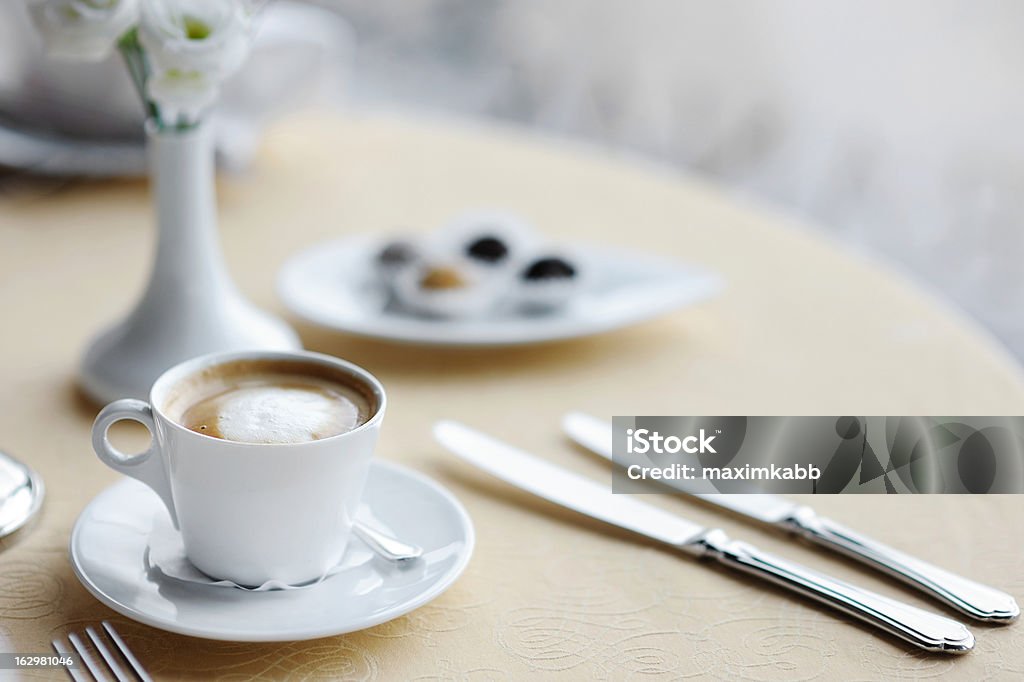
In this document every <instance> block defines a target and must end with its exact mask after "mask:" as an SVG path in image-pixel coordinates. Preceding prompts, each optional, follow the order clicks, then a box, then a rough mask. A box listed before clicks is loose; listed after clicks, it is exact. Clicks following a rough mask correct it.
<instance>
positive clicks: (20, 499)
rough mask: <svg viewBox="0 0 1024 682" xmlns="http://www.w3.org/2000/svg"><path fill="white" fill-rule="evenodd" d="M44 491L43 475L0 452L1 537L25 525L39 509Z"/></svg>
mask: <svg viewBox="0 0 1024 682" xmlns="http://www.w3.org/2000/svg"><path fill="white" fill-rule="evenodd" d="M44 493H45V489H44V488H43V479H42V478H40V477H39V474H37V473H36V472H35V471H33V470H32V469H31V468H30V467H29V466H28V465H27V464H23V463H22V462H19V461H18V460H16V459H14V458H13V457H11V456H10V455H8V454H5V453H3V452H0V538H2V537H4V536H7V535H10V534H11V533H13V532H14V531H16V530H18V529H19V528H21V527H22V526H24V525H25V524H26V523H27V522H28V520H29V519H31V518H32V517H33V516H34V515H35V513H36V512H37V511H39V507H40V506H41V505H42V504H43V495H44Z"/></svg>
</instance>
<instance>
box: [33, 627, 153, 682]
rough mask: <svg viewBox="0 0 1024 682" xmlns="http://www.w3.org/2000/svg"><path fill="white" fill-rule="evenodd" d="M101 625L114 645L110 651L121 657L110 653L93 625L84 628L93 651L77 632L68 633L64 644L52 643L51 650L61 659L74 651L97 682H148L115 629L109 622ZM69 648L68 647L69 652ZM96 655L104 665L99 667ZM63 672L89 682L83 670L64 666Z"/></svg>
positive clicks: (149, 680)
mask: <svg viewBox="0 0 1024 682" xmlns="http://www.w3.org/2000/svg"><path fill="white" fill-rule="evenodd" d="M102 625H103V629H104V630H105V631H106V634H107V638H108V639H109V641H110V643H111V644H112V645H113V649H114V650H116V651H117V654H120V656H118V655H117V654H115V653H114V651H112V650H111V647H110V645H108V644H107V640H106V639H104V638H103V635H102V634H100V632H98V631H97V629H96V628H94V627H93V626H92V625H90V626H88V627H87V628H85V635H86V637H88V638H89V640H90V641H91V642H92V646H93V647H94V649H95V651H91V650H90V649H89V647H88V646H86V643H85V641H84V640H83V639H82V636H81V635H80V634H79V633H77V632H70V633H68V636H67V641H65V640H63V639H61V638H59V637H58V638H57V639H54V640H53V641H52V642H51V644H52V645H53V650H54V651H56V652H57V653H58V654H60V655H61V656H70V655H71V654H72V651H71V650H72V649H73V650H74V653H76V654H78V657H79V659H80V660H81V661H82V665H83V666H85V669H86V670H88V671H89V675H91V676H92V679H94V680H96V682H106V680H117V682H132V681H133V680H142V682H151V678H150V676H149V675H148V674H147V673H146V671H145V669H144V668H143V667H142V664H141V663H139V659H137V658H135V654H133V653H132V651H131V649H129V648H128V645H127V644H125V642H124V640H123V639H121V635H119V634H117V630H115V629H114V626H113V625H112V624H111V623H110V621H107V620H105V621H103V623H102ZM68 644H70V645H71V647H70V649H69V648H68ZM95 653H98V654H99V656H100V659H102V661H103V662H102V663H101V662H100V660H98V659H97V658H96V656H95ZM104 664H106V665H104ZM65 669H66V670H67V671H68V675H70V676H71V679H73V680H74V681H75V682H88V681H89V676H88V675H86V674H85V673H83V672H82V670H80V669H77V668H72V667H71V666H65Z"/></svg>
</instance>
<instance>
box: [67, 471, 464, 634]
mask: <svg viewBox="0 0 1024 682" xmlns="http://www.w3.org/2000/svg"><path fill="white" fill-rule="evenodd" d="M372 467H381V468H383V469H388V470H391V471H392V472H394V473H397V474H399V475H402V476H405V477H407V478H412V479H414V480H416V481H417V482H419V483H421V484H423V485H425V486H427V487H428V488H430V489H432V490H433V491H434V492H435V493H437V494H438V495H440V496H441V498H443V499H444V500H446V501H447V502H448V503H449V505H450V506H451V508H452V509H453V510H454V511H455V513H456V516H458V518H459V519H460V521H461V527H462V530H463V534H464V536H465V539H464V541H463V542H464V549H463V551H462V552H460V555H459V560H458V561H457V562H456V564H455V565H454V566H453V567H452V568H451V569H450V570H449V571H448V572H447V573H446V574H445V575H444V576H442V577H439V578H438V579H437V580H436V581H435V582H434V583H433V584H432V585H431V586H430V588H429V589H427V590H424V591H423V592H422V593H420V594H418V595H416V596H415V597H414V598H412V599H410V600H408V601H406V602H403V603H402V604H401V605H400V606H397V607H391V608H389V609H386V610H383V611H381V612H380V613H379V614H377V615H376V616H374V617H372V618H367V619H366V620H365V621H363V622H361V623H360V624H359V625H358V626H357V627H344V628H340V629H339V628H338V627H320V628H309V629H299V630H294V631H289V633H288V634H287V635H274V634H272V633H251V632H250V633H246V632H235V633H233V634H228V633H226V632H224V631H223V630H217V631H211V630H207V629H203V628H195V627H189V626H181V625H180V624H176V623H173V622H168V621H166V620H162V619H159V618H154V617H151V616H149V615H148V614H147V613H145V612H143V611H139V610H138V609H136V608H133V607H129V606H126V605H125V604H123V603H121V602H119V601H117V600H116V599H113V598H111V597H109V596H108V595H107V594H106V593H104V592H103V590H102V589H100V588H99V586H97V585H96V584H94V583H93V581H92V580H91V579H90V578H89V577H88V576H87V575H86V574H85V572H84V571H83V570H82V568H81V566H80V565H79V563H80V560H79V559H78V558H76V553H75V544H76V540H77V538H78V535H79V533H80V531H81V528H82V526H83V525H84V522H83V519H84V518H85V516H86V514H87V513H88V512H89V511H90V510H91V509H92V507H93V505H95V504H96V503H97V501H98V500H99V499H100V497H102V496H103V495H104V494H106V493H108V492H109V491H111V490H113V489H114V488H116V487H118V486H123V485H125V484H126V483H127V482H128V481H130V480H131V479H127V478H126V479H124V480H121V481H118V482H116V483H114V484H113V485H110V486H107V487H106V488H104V489H103V490H102V491H100V492H99V493H98V494H97V495H96V496H95V497H94V498H93V499H92V500H90V501H89V503H88V504H87V505H86V506H85V507H84V508H83V509H82V511H81V513H80V514H79V515H78V518H77V519H75V525H74V528H73V529H72V531H71V536H70V538H69V541H68V559H69V563H70V564H71V570H72V572H73V573H74V574H75V577H76V578H77V579H78V581H79V582H80V583H81V584H82V586H83V587H85V589H86V591H87V592H89V593H90V594H91V595H92V596H93V597H95V598H96V599H97V600H98V601H99V602H100V603H102V604H104V605H105V606H107V607H108V608H110V609H113V610H114V611H116V612H117V613H119V614H121V615H122V616H125V617H126V618H130V619H131V620H134V621H137V622H139V623H142V624H143V625H148V626H150V627H154V628H157V629H158V630H163V631H165V632H173V633H175V634H180V635H186V636H189V637H198V638H201V639H210V640H216V641H225V642H298V641H305V640H310V639H319V638H322V637H334V636H338V635H344V634H348V633H351V632H359V631H361V630H366V629H369V628H372V627H376V626H377V625H381V624H383V623H387V622H389V621H392V620H394V619H395V618H398V617H400V616H404V615H405V614H407V613H410V612H412V611H415V610H416V609H418V608H420V607H421V606H424V605H426V604H428V603H430V602H431V601H433V600H434V599H437V598H438V597H439V596H441V595H442V594H444V593H445V592H446V591H448V589H449V588H450V587H451V586H452V585H454V584H455V583H456V581H458V579H459V578H460V577H461V576H462V574H463V573H464V572H465V570H466V567H467V566H468V565H469V562H470V560H471V559H472V557H473V552H474V550H475V548H476V530H475V528H474V526H473V520H472V518H471V517H470V516H469V512H467V511H466V508H465V507H464V506H463V505H462V503H461V502H460V501H459V500H458V498H456V497H455V495H454V494H452V492H451V491H450V490H448V489H447V488H445V487H444V486H443V485H441V484H440V483H438V482H436V481H434V480H433V479H432V478H430V477H429V476H427V475H426V474H424V473H421V472H419V471H416V470H415V469H412V468H410V467H408V466H405V465H403V464H398V463H396V462H391V461H388V460H383V459H377V458H375V459H374V460H372V462H371V468H372ZM326 582H327V581H324V582H323V583H320V585H323V584H326ZM204 587H209V586H204ZM317 587H319V585H318V586H314V587H311V588H310V589H313V590H315V589H317ZM218 589H223V588H218ZM254 594H260V593H254Z"/></svg>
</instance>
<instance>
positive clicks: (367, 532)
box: [352, 521, 423, 564]
mask: <svg viewBox="0 0 1024 682" xmlns="http://www.w3.org/2000/svg"><path fill="white" fill-rule="evenodd" d="M352 532H353V533H355V535H356V537H358V538H359V539H360V540H362V541H363V542H364V543H366V545H367V547H369V548H370V549H372V550H373V551H374V552H376V553H377V554H379V555H380V556H382V557H383V558H385V559H387V560H388V561H394V562H395V563H399V564H400V563H403V562H406V561H411V560H412V559H418V558H419V557H421V556H423V548H422V547H419V546H417V545H413V544H410V543H407V542H403V541H401V540H399V539H398V538H396V537H393V536H391V535H388V534H387V533H385V532H384V531H382V530H380V529H379V528H374V527H373V526H371V525H369V524H367V523H364V522H363V521H356V522H355V523H354V524H352Z"/></svg>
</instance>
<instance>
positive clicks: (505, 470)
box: [434, 421, 974, 654]
mask: <svg viewBox="0 0 1024 682" xmlns="http://www.w3.org/2000/svg"><path fill="white" fill-rule="evenodd" d="M434 437H435V438H436V439H437V440H438V442H440V443H441V444H442V445H443V446H445V447H446V448H447V449H449V450H450V451H451V452H453V453H454V454H456V455H458V456H459V457H460V458H462V459H463V460H465V461H466V462H469V463H470V464H473V465H475V466H477V467H479V468H481V469H483V470H484V471H487V472H489V473H491V474H492V475H494V476H496V477H498V478H500V479H502V480H504V481H506V482H508V483H511V484H513V485H515V486H517V487H519V488H522V489H523V490H526V491H528V492H531V493H533V494H534V495H537V496H538V497H542V498H544V499H547V500H549V501H551V502H554V503H556V504H559V505H561V506H563V507H567V508H569V509H573V510H576V511H578V512H581V513H583V514H586V515H587V516H591V517H593V518H596V519H600V520H602V521H605V522H607V523H610V524H613V525H616V526H619V527H621V528H625V529H628V530H631V531H633V532H635V533H638V534H640V535H644V536H646V537H649V538H652V539H654V540H658V541H660V542H662V543H665V544H667V545H670V546H671V547H673V548H675V549H677V550H680V551H682V552H684V553H686V554H689V555H692V556H697V557H705V558H711V559H714V560H716V561H718V562H720V563H722V564H724V565H726V566H729V567H731V568H734V569H737V570H740V571H743V572H744V573H748V574H750V575H754V576H757V577H759V578H761V579H763V580H766V581H768V582H771V583H774V584H776V585H779V586H781V587H784V588H786V589H789V590H791V591H793V592H796V593H798V594H801V595H803V596H806V597H809V598H811V599H814V600H817V601H819V602H821V603H823V604H825V605H827V606H830V607H832V608H834V609H837V610H839V611H842V612H844V613H848V614H850V615H852V616H855V617H856V618H859V619H860V620H862V621H864V622H866V623H868V624H870V625H873V626H875V627H877V628H879V629H881V630H883V631H885V632H888V633H889V634H892V635H895V636H896V637H899V638H901V639H903V640H905V641H907V642H910V643H912V644H914V645H915V646H918V647H920V648H922V649H925V650H927V651H933V652H941V653H955V654H958V653H965V652H967V651H969V650H971V649H972V648H973V647H974V636H973V635H972V634H971V632H970V631H969V630H968V629H967V628H966V627H964V625H963V624H962V623H958V622H957V621H955V620H950V619H949V618H945V617H943V616H939V615H936V614H933V613H928V612H927V611H922V610H921V609H917V608H915V607H912V606H909V605H907V604H904V603H902V602H899V601H896V600H894V599H890V598H888V597H884V596H882V595H879V594H875V593H873V592H870V591H868V590H864V589H862V588H859V587H856V586H854V585H850V584H848V583H844V582H842V581H840V580H836V579H834V578H831V577H829V576H826V575H824V574H822V573H818V572H816V571H812V570H810V569H808V568H804V567H802V566H800V565H798V564H795V563H791V562H789V561H787V560H784V559H781V558H779V557H775V556H772V555H770V554H768V553H766V552H763V551H761V550H759V549H757V548H756V547H753V546H752V545H748V544H747V543H744V542H739V541H736V540H732V539H730V538H729V537H728V536H726V534H725V533H724V532H723V531H721V530H719V529H707V528H704V527H702V526H699V525H698V524H695V523H692V522H690V521H686V520H685V519H682V518H680V517H678V516H676V515H675V514H670V513H668V512H665V511H663V510H661V509H658V508H657V507H654V506H651V505H649V504H647V503H644V502H640V501H637V500H634V499H632V498H629V497H627V496H625V495H615V494H613V493H612V492H611V490H610V489H609V488H607V487H605V486H601V485H598V484H597V483H595V482H594V481H591V480H589V479H587V478H585V477H583V476H580V475H578V474H574V473H572V472H569V471H566V470H564V469H562V468H560V467H557V466H554V465H553V464H550V463H549V462H545V461H544V460H542V459H539V458H537V457H535V456H533V455H530V454H528V453H526V452H523V451H521V450H518V449H516V448H513V447H511V446H509V445H506V444H504V443H502V442H500V441H498V440H496V439H494V438H491V437H490V436H487V435H485V434H482V433H480V432H478V431H474V430H473V429H470V428H469V427H466V426H463V425H462V424H459V423H457V422H453V421H441V422H438V423H437V424H435V425H434Z"/></svg>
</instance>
